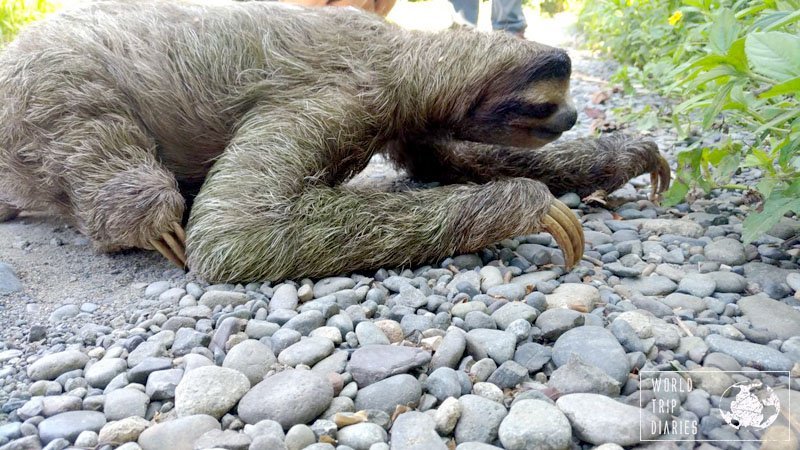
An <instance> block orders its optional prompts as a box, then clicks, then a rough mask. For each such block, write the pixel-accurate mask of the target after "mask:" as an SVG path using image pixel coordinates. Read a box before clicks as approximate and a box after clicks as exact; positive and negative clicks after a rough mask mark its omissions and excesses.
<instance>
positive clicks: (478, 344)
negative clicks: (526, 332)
mask: <svg viewBox="0 0 800 450" xmlns="http://www.w3.org/2000/svg"><path fill="white" fill-rule="evenodd" d="M516 345H517V337H516V336H514V335H513V334H512V333H509V332H506V331H500V330H485V329H477V330H471V331H469V332H468V333H467V349H468V350H469V351H470V352H471V353H473V352H475V351H478V352H481V353H485V354H486V356H488V357H490V358H492V359H493V360H494V361H495V362H496V363H497V364H502V363H504V362H506V361H508V360H509V359H511V358H512V357H513V356H514V348H515V347H516ZM472 347H475V348H472Z"/></svg>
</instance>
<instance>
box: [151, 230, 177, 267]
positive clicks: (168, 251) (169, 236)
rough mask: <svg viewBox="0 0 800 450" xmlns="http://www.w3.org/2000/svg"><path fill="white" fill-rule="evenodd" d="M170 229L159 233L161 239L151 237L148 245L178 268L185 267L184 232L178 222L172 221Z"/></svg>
mask: <svg viewBox="0 0 800 450" xmlns="http://www.w3.org/2000/svg"><path fill="white" fill-rule="evenodd" d="M171 226H172V231H168V232H166V233H161V239H151V240H150V245H152V246H153V248H154V249H156V250H157V251H158V252H159V253H161V254H162V255H163V256H164V257H165V258H167V259H168V260H169V261H170V262H171V263H173V264H175V265H176V266H178V267H180V268H182V269H183V268H186V233H185V232H184V231H183V227H181V226H180V224H178V223H172V224H171Z"/></svg>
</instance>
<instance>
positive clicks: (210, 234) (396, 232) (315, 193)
mask: <svg viewBox="0 0 800 450" xmlns="http://www.w3.org/2000/svg"><path fill="white" fill-rule="evenodd" d="M336 98H337V99H338V104H341V103H342V97H341V96H339V97H336ZM329 104H331V103H329V102H327V103H326V101H325V99H321V100H305V101H303V102H302V103H300V102H298V104H297V105H294V104H291V105H288V106H285V107H283V108H274V107H273V108H270V109H267V108H264V109H263V110H258V109H257V110H254V111H252V112H251V113H250V114H249V115H248V117H246V118H245V119H244V120H243V122H242V123H241V125H240V126H239V128H238V131H237V132H236V134H235V135H234V137H233V139H232V140H231V142H230V143H229V145H228V147H227V148H226V150H225V151H224V152H223V154H222V156H221V157H220V158H219V160H218V161H217V162H216V164H215V165H214V167H213V168H212V170H211V172H210V173H209V176H208V178H207V180H206V183H205V184H204V185H203V187H202V189H201V191H200V193H199V195H198V196H197V198H196V200H195V203H194V205H193V207H192V210H191V215H190V218H189V224H188V229H187V253H188V258H189V266H190V267H192V269H194V270H195V271H197V272H198V273H200V274H201V275H203V276H205V277H207V278H208V279H209V280H214V281H223V280H224V281H229V280H265V279H270V280H277V279H282V278H286V277H300V276H312V277H314V276H326V275H332V274H337V273H343V272H345V271H353V270H360V269H372V268H375V267H379V266H399V265H404V264H414V263H422V262H430V261H435V260H438V259H441V258H444V257H446V256H449V255H452V254H458V253H462V252H468V251H476V250H478V249H480V248H482V247H485V246H486V245H490V244H492V243H494V242H497V241H499V240H502V239H504V238H507V237H511V236H516V235H523V234H529V233H532V232H535V231H539V230H545V231H549V232H551V234H553V235H554V237H556V240H557V242H558V243H559V245H561V247H562V249H564V251H565V260H566V261H567V264H568V265H570V266H571V265H573V264H575V263H576V262H577V260H578V259H580V256H581V255H582V252H583V234H582V232H581V230H580V224H579V223H578V222H577V220H576V219H575V217H574V215H572V214H571V213H569V210H566V214H565V213H564V208H565V207H564V206H563V204H561V203H560V202H558V201H556V200H554V199H553V196H552V194H550V191H549V190H548V189H547V187H546V186H545V185H544V184H542V183H540V182H538V181H535V180H531V179H528V178H509V179H505V180H500V181H496V182H489V183H486V184H482V185H475V184H470V185H451V186H443V187H437V188H433V189H426V190H416V191H409V192H399V193H397V192H394V193H393V192H382V191H376V190H366V189H355V188H352V187H348V186H343V185H341V184H340V182H341V181H343V180H337V179H332V178H331V177H330V174H332V173H344V172H346V171H345V170H342V168H341V167H337V165H339V164H341V161H343V160H346V161H349V163H350V164H353V165H355V166H358V165H360V164H363V163H364V162H366V160H367V159H368V158H369V152H367V151H364V152H362V153H359V151H358V150H350V151H349V153H348V155H347V157H346V158H345V157H343V155H342V154H339V153H341V152H342V151H343V150H342V149H347V148H350V149H353V148H356V149H358V148H368V147H369V141H368V140H362V138H361V137H359V134H363V135H367V134H369V133H368V132H367V133H365V131H367V130H364V129H363V128H364V126H363V125H361V124H363V123H364V122H363V120H362V118H359V117H354V116H355V115H354V114H353V112H354V111H355V110H356V109H354V108H349V109H348V107H346V106H342V107H341V108H337V110H338V111H343V110H347V111H348V117H334V116H335V115H336V113H335V112H332V109H331V108H330V107H326V105H329ZM348 123H352V124H355V125H353V126H349V125H348ZM360 140H361V142H359V141H360ZM348 141H349V142H348ZM348 144H352V145H348ZM358 144H366V145H358ZM520 192H524V193H525V195H519V193H520Z"/></svg>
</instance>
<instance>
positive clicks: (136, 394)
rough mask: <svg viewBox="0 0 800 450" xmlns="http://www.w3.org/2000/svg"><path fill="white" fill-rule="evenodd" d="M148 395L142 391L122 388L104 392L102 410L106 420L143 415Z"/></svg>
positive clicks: (147, 402)
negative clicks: (104, 398)
mask: <svg viewBox="0 0 800 450" xmlns="http://www.w3.org/2000/svg"><path fill="white" fill-rule="evenodd" d="M149 403H150V397H148V396H147V394H145V393H144V392H142V391H139V390H136V389H133V388H124V389H117V390H115V391H111V392H109V393H108V394H106V400H105V403H104V404H103V412H104V413H105V415H106V418H107V419H108V420H120V419H125V418H127V417H133V416H138V417H144V416H145V414H146V413H147V405H148V404H149Z"/></svg>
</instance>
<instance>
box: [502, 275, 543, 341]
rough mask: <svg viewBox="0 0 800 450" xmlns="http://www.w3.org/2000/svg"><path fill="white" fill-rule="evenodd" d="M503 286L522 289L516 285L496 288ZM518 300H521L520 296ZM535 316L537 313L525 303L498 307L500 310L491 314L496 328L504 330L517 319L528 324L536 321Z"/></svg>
mask: <svg viewBox="0 0 800 450" xmlns="http://www.w3.org/2000/svg"><path fill="white" fill-rule="evenodd" d="M504 286H516V287H519V288H520V289H522V286H520V285H518V284H506V285H503V286H498V288H499V287H504ZM522 294H524V290H523V291H522ZM519 299H522V296H520V297H519ZM536 314H537V311H536V310H535V309H534V308H532V307H530V306H528V305H527V304H525V303H519V302H516V301H515V302H513V303H507V304H505V305H503V306H502V307H500V309H498V310H497V311H495V312H493V313H492V319H494V322H495V323H496V324H497V327H498V328H500V329H501V330H505V329H506V328H508V326H509V325H510V324H511V322H513V321H515V320H517V319H524V320H527V321H528V322H533V321H534V320H536Z"/></svg>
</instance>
